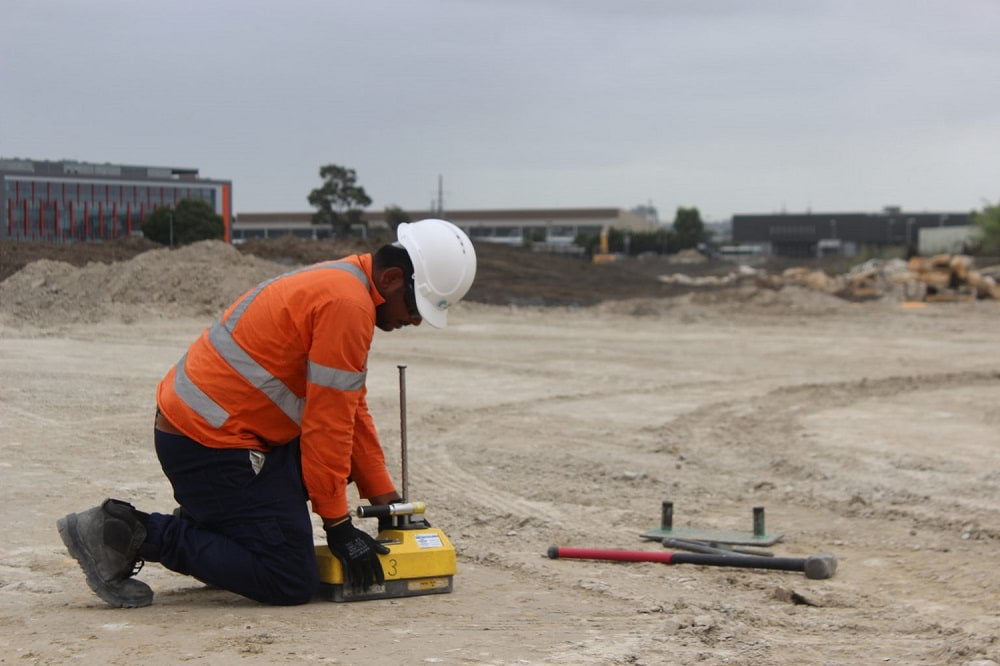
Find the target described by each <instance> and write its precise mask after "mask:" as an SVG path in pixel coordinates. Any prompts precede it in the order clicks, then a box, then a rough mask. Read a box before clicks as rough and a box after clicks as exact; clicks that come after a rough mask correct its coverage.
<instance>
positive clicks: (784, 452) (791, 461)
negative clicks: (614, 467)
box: [652, 370, 1000, 538]
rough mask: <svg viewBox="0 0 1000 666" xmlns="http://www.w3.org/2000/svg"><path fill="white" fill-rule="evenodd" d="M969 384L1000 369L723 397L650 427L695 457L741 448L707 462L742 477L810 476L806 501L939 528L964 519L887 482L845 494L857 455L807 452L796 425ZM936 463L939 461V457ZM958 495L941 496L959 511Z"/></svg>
mask: <svg viewBox="0 0 1000 666" xmlns="http://www.w3.org/2000/svg"><path fill="white" fill-rule="evenodd" d="M970 386H1000V370H975V371H965V372H950V373H938V374H916V375H904V376H893V377H885V378H879V379H862V380H857V381H843V382H832V383H825V384H798V385H791V386H783V387H780V388H778V389H775V390H773V391H770V392H768V393H766V394H764V395H762V396H760V397H759V398H755V399H752V400H749V401H745V402H744V401H723V402H719V403H714V404H711V405H705V406H702V407H699V408H697V409H695V410H692V411H691V412H688V413H687V414H685V415H683V416H681V417H679V418H677V419H675V420H673V421H671V422H670V423H667V424H665V425H663V426H661V427H659V428H654V429H653V430H652V432H653V433H655V434H656V435H658V436H659V437H661V438H662V439H663V441H664V444H662V445H661V446H660V447H659V448H660V449H661V450H664V451H665V450H667V449H668V448H670V447H676V448H679V449H680V450H682V451H686V452H689V453H691V456H690V457H692V458H695V459H699V458H701V459H707V458H708V457H709V456H708V455H707V454H708V453H710V452H711V449H712V448H714V447H718V446H726V447H728V448H733V449H742V450H745V451H746V452H747V455H746V456H730V457H729V460H730V463H729V464H728V465H727V463H726V462H725V461H724V460H723V459H720V458H718V457H715V458H712V459H711V464H712V465H715V466H718V467H722V468H724V469H722V470H720V471H723V472H728V473H733V472H737V471H738V472H739V473H740V474H741V475H742V476H747V473H748V472H749V471H751V470H752V472H755V473H757V475H758V476H764V477H766V476H772V475H773V474H775V473H778V474H780V475H781V476H782V478H783V479H786V480H788V479H791V480H808V481H810V482H812V483H813V484H814V485H815V486H816V487H817V491H818V492H814V493H812V495H811V496H804V497H803V498H802V500H803V501H804V502H807V503H808V502H812V503H814V505H817V506H823V507H826V508H831V507H833V506H837V507H838V509H837V510H838V512H840V513H845V514H846V515H849V516H855V515H864V516H865V517H880V518H899V517H904V516H905V517H909V518H920V519H921V520H931V521H934V523H933V524H935V526H937V527H939V528H953V527H955V526H956V524H960V523H961V522H962V520H963V519H956V520H945V519H942V518H940V517H938V518H933V517H931V518H927V517H926V516H923V515H922V514H921V513H919V512H917V511H915V510H914V509H913V508H912V506H913V505H918V506H919V505H920V504H923V503H925V502H927V501H929V499H928V498H927V497H925V496H922V495H918V494H916V493H913V492H911V491H909V490H907V489H905V488H892V487H890V486H888V485H886V484H887V481H886V482H883V483H880V484H879V485H880V487H879V489H878V491H879V495H880V497H879V500H880V501H879V502H878V503H874V502H872V501H871V499H865V498H864V497H863V496H862V497H859V496H858V495H857V494H855V495H852V496H851V497H848V498H842V497H841V496H842V495H843V494H844V487H843V485H842V483H843V480H844V479H845V478H848V479H850V478H852V472H851V471H850V470H851V469H852V468H855V469H856V468H858V463H857V461H856V460H855V458H854V457H853V456H851V455H849V454H847V453H844V452H838V451H830V450H824V451H810V450H809V449H808V446H806V445H803V444H802V443H801V441H800V440H799V439H798V437H797V435H799V434H800V433H801V432H802V431H803V429H804V428H803V426H802V424H801V422H802V420H803V418H804V417H807V416H810V415H812V414H816V413H818V412H822V411H827V410H831V409H838V408H844V407H848V406H850V405H852V404H855V403H858V402H862V401H865V400H870V399H873V398H893V397H898V396H900V395H902V394H906V393H916V392H923V391H937V390H941V389H947V388H960V387H970ZM782 441H785V442H788V443H787V444H785V445H784V446H779V445H778V444H777V443H778V442H782ZM761 442H767V444H768V445H767V449H768V450H769V451H771V452H772V453H771V454H770V455H768V456H760V455H757V454H756V451H757V450H759V449H760V448H761V447H760V443H761ZM936 462H937V464H941V461H936ZM737 464H738V467H737ZM905 464H907V463H904V465H905ZM910 464H912V463H910ZM830 467H832V468H833V469H832V470H831V471H832V472H836V473H830V472H828V471H824V468H830ZM853 474H855V475H856V474H857V473H856V472H855V473H853ZM959 500H960V498H956V497H950V498H948V499H947V500H944V501H945V502H946V503H947V504H950V505H952V506H954V507H955V511H953V513H955V514H960V513H961V510H959V506H960V505H959ZM936 501H941V500H936ZM972 503H973V504H974V503H975V502H974V501H973V502H972ZM984 508H985V507H984ZM944 513H947V511H946V512H944ZM990 536H991V537H992V538H1000V531H995V532H990Z"/></svg>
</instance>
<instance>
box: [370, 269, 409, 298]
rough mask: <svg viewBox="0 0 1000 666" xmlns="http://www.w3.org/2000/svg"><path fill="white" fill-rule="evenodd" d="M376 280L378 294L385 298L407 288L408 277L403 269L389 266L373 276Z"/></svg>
mask: <svg viewBox="0 0 1000 666" xmlns="http://www.w3.org/2000/svg"><path fill="white" fill-rule="evenodd" d="M372 277H374V278H375V288H376V289H378V293H380V294H382V297H383V298H385V297H386V296H389V295H391V294H394V293H396V292H397V291H398V290H400V289H402V288H403V287H405V286H406V275H405V274H404V273H403V269H402V268H399V267H398V266H389V267H388V268H383V269H382V270H380V271H376V272H375V274H374V275H373V276H372Z"/></svg>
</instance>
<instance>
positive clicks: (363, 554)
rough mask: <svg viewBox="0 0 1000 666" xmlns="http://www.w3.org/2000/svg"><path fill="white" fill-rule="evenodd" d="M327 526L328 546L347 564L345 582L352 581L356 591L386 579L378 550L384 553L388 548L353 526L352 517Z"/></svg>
mask: <svg viewBox="0 0 1000 666" xmlns="http://www.w3.org/2000/svg"><path fill="white" fill-rule="evenodd" d="M325 529H326V545H327V547H329V549H330V552H331V553H333V555H334V557H336V558H337V559H338V560H340V564H341V565H342V566H343V567H344V582H346V583H350V585H351V587H352V588H353V590H354V591H355V592H363V591H365V590H366V589H367V588H368V587H370V586H372V585H374V584H375V583H378V584H379V585H381V584H383V583H384V582H385V574H384V573H383V572H382V563H381V562H379V560H378V556H377V555H376V553H381V554H383V555H385V554H387V553H388V552H389V549H388V548H386V547H385V546H383V545H382V544H380V543H379V542H378V541H376V540H375V539H373V538H371V536H369V535H368V533H367V532H364V531H363V530H359V529H358V528H357V527H355V526H354V525H352V524H351V520H350V519H349V518H348V519H347V520H345V521H344V522H342V523H340V524H339V525H334V526H333V527H327V528H325Z"/></svg>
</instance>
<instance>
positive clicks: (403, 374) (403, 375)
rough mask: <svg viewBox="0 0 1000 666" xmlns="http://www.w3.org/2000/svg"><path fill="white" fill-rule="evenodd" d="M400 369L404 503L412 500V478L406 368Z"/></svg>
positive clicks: (400, 461) (400, 433)
mask: <svg viewBox="0 0 1000 666" xmlns="http://www.w3.org/2000/svg"><path fill="white" fill-rule="evenodd" d="M396 367H397V368H399V445H400V456H399V464H400V466H401V467H402V468H403V478H402V483H403V490H402V494H403V501H404V502H407V501H409V499H410V478H409V475H408V472H407V464H406V366H405V365H397V366H396Z"/></svg>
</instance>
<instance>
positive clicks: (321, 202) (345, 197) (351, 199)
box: [309, 164, 372, 238]
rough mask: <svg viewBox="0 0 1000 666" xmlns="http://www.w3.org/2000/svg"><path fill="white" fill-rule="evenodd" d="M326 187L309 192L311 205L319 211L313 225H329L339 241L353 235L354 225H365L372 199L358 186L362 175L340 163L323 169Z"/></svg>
mask: <svg viewBox="0 0 1000 666" xmlns="http://www.w3.org/2000/svg"><path fill="white" fill-rule="evenodd" d="M319 177H320V178H322V179H323V184H322V185H321V186H320V187H317V188H316V189H314V190H313V191H312V192H310V193H309V204H310V205H311V206H313V207H315V208H316V213H315V214H314V215H313V218H312V222H313V224H325V225H329V227H330V230H331V231H333V233H334V235H335V236H336V237H337V238H345V237H346V236H348V235H349V234H350V231H351V225H352V224H360V223H364V217H363V213H364V210H363V209H364V208H365V207H366V206H370V205H371V203H372V200H371V199H370V198H369V197H368V194H367V193H366V192H365V188H363V187H361V186H360V185H358V183H357V180H358V174H357V172H355V171H354V169H348V168H347V167H342V166H340V165H338V164H327V165H326V166H322V167H320V168H319Z"/></svg>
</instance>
